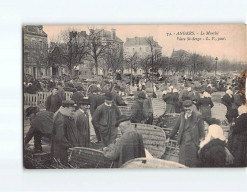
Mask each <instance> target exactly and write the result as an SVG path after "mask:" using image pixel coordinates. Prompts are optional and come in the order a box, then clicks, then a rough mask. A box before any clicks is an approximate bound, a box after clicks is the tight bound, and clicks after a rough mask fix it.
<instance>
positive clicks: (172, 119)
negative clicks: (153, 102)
mask: <svg viewBox="0 0 247 195" xmlns="http://www.w3.org/2000/svg"><path fill="white" fill-rule="evenodd" d="M179 116H180V114H179V113H165V114H163V115H161V116H160V117H159V118H157V119H156V120H154V125H156V126H158V127H163V128H173V127H174V125H175V123H176V121H177V119H178V118H179Z"/></svg>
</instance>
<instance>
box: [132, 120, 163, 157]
mask: <svg viewBox="0 0 247 195" xmlns="http://www.w3.org/2000/svg"><path fill="white" fill-rule="evenodd" d="M132 126H133V127H134V128H135V130H136V131H137V132H138V133H140V134H141V135H142V137H143V142H144V146H145V148H146V149H147V150H148V151H149V152H150V153H151V155H152V156H154V157H156V158H161V156H162V155H163V154H164V152H165V151H166V146H165V141H166V134H165V132H164V131H163V129H162V128H160V127H157V126H154V125H147V124H139V123H133V124H132Z"/></svg>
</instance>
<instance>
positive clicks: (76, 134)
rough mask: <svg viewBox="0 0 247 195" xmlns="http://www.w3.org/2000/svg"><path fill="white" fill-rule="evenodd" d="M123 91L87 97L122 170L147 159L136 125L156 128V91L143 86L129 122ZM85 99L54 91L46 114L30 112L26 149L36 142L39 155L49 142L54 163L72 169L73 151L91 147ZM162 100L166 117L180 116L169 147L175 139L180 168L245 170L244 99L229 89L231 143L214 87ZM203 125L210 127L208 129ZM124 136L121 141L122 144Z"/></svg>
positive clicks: (98, 130)
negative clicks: (215, 113) (216, 109)
mask: <svg viewBox="0 0 247 195" xmlns="http://www.w3.org/2000/svg"><path fill="white" fill-rule="evenodd" d="M118 92H119V88H118V87H113V88H112V89H110V90H107V91H104V93H102V92H101V91H100V90H99V88H97V87H96V88H94V89H93V90H92V93H91V94H90V95H89V97H88V98H89V104H90V115H91V116H92V125H93V128H94V131H95V134H96V138H97V142H98V143H100V142H101V143H102V144H103V145H104V149H103V152H104V155H105V156H106V157H107V158H109V159H112V160H114V162H115V167H120V166H121V165H122V164H123V163H124V162H126V161H127V160H129V159H130V158H136V157H145V148H144V145H143V140H142V136H141V135H139V134H138V133H137V132H135V131H134V130H133V128H132V126H131V123H143V124H151V125H152V124H153V106H152V100H151V98H152V97H153V93H154V91H153V90H151V91H149V90H148V89H146V88H145V90H144V88H143V86H142V89H141V90H140V91H139V92H138V93H137V97H136V99H135V100H134V103H133V105H132V106H131V115H130V117H127V116H123V115H121V112H120V110H119V108H118V106H125V105H126V104H125V102H124V101H123V99H122V98H121V96H120V95H119V93H118ZM83 98H84V95H83V92H82V89H79V88H78V89H77V92H74V94H73V95H72V98H71V100H69V101H66V100H65V92H64V90H63V88H62V85H61V84H59V85H58V87H54V88H53V89H52V94H51V95H50V96H49V97H48V98H47V100H46V104H45V105H46V111H43V112H39V111H38V108H37V107H32V108H30V109H29V110H27V116H29V117H30V118H31V127H30V130H29V132H28V134H27V135H26V137H25V144H27V143H28V142H29V141H30V140H31V139H32V137H34V142H35V150H36V151H42V147H41V139H42V137H48V138H49V139H50V140H51V151H52V156H53V158H54V159H56V161H59V162H60V163H62V164H64V165H67V164H68V157H67V150H68V148H70V147H89V143H90V129H89V114H88V113H87V111H86V109H85V107H84V102H83ZM162 99H163V100H164V101H165V102H166V111H165V113H179V114H180V116H179V118H178V120H177V121H176V124H175V125H174V127H173V129H172V131H171V132H170V134H169V135H168V140H167V142H169V139H170V138H174V137H176V138H177V143H178V145H179V149H180V151H179V162H180V163H181V164H184V165H186V166H188V167H198V166H199V167H227V166H230V165H232V164H233V163H232V161H233V158H234V159H235V161H234V162H235V164H234V165H236V166H246V163H247V160H246V159H247V156H246V153H247V151H246V148H247V147H246V136H247V135H246V128H247V127H246V125H245V121H246V119H247V118H246V117H247V116H246V114H247V109H246V106H243V104H244V102H243V101H242V99H241V97H240V96H239V94H233V93H232V91H231V90H230V89H228V90H227V91H226V94H225V95H224V96H223V98H222V103H223V104H224V105H225V106H226V107H227V114H226V118H227V120H228V122H229V123H230V124H231V125H232V126H231V131H230V132H231V133H230V136H229V137H228V140H229V141H228V143H227V142H226V141H227V138H226V137H225V136H224V134H223V130H222V128H221V127H220V126H219V125H220V124H219V122H218V121H217V120H213V119H212V116H211V108H212V107H213V106H214V104H213V102H212V99H211V86H210V85H208V86H207V87H206V89H205V90H204V91H200V92H199V91H196V90H194V89H193V88H192V87H191V86H185V87H184V88H183V89H182V90H181V91H178V90H177V89H176V88H175V87H173V86H170V87H169V88H168V89H167V90H165V91H163V96H162ZM204 121H206V122H207V123H208V125H209V127H208V129H207V130H205V127H204ZM233 122H235V124H234V123H233ZM119 131H120V132H121V133H122V136H121V137H120V139H117V137H118V134H119ZM239 140H240V141H239ZM133 154H136V155H133ZM130 156H132V157H130Z"/></svg>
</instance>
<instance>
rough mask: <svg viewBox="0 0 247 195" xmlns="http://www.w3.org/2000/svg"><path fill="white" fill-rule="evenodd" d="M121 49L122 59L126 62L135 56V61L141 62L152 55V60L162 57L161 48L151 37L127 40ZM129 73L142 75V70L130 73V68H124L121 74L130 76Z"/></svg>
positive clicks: (139, 68)
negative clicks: (122, 52)
mask: <svg viewBox="0 0 247 195" xmlns="http://www.w3.org/2000/svg"><path fill="white" fill-rule="evenodd" d="M123 48H124V58H125V59H126V60H128V59H130V58H133V56H135V58H137V60H139V61H141V60H143V59H145V58H147V57H150V56H152V55H153V56H154V58H157V56H159V57H161V55H162V47H161V46H160V45H159V44H158V42H156V41H155V40H154V39H153V37H152V36H150V37H134V38H127V39H126V42H125V43H124V45H123ZM131 72H132V74H133V75H143V74H144V70H143V68H141V67H138V68H136V71H133V70H132V71H131V68H125V69H124V72H123V73H125V74H130V73H131Z"/></svg>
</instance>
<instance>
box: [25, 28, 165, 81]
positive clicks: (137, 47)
mask: <svg viewBox="0 0 247 195" xmlns="http://www.w3.org/2000/svg"><path fill="white" fill-rule="evenodd" d="M95 34H97V36H95V37H94V35H95ZM69 37H70V43H71V44H72V43H75V42H76V43H78V44H77V45H76V44H75V45H76V46H77V47H76V48H73V47H69V48H68V45H67V44H65V43H59V44H57V43H54V42H51V43H50V45H49V47H48V40H47V34H46V33H45V32H44V30H43V26H41V25H39V26H34V25H32V26H31V25H28V26H24V27H23V64H24V74H29V75H32V76H33V77H34V78H36V79H39V78H44V77H52V76H55V75H56V76H62V75H63V74H69V72H70V71H69V69H68V65H67V64H66V63H65V61H63V60H61V59H65V60H67V61H69V60H70V61H69V62H70V63H77V66H75V67H73V71H75V72H77V73H80V74H81V75H85V76H88V77H91V76H92V74H94V73H95V71H96V70H95V68H94V64H95V60H94V58H93V56H94V55H93V51H91V53H89V55H88V54H86V55H84V56H83V58H82V59H77V58H78V55H77V56H73V55H74V53H78V51H79V52H83V51H84V50H83V49H86V47H87V46H88V44H94V45H95V47H96V48H97V44H98V43H100V44H101V47H104V46H107V47H106V48H107V49H105V50H104V55H106V56H107V55H109V56H110V55H111V54H112V52H114V51H123V52H122V53H120V54H119V55H122V57H123V58H124V59H128V58H131V57H133V56H136V57H140V58H145V57H147V56H149V55H150V53H153V54H157V53H159V54H160V55H161V50H162V47H161V46H160V45H159V44H158V43H157V42H156V41H154V39H153V37H134V38H127V39H126V41H125V42H123V41H122V40H121V39H120V38H119V37H118V36H117V33H116V30H115V29H112V30H111V31H107V30H104V29H96V30H92V29H91V30H90V32H89V34H88V35H87V33H86V31H81V32H70V33H69ZM88 37H90V39H88ZM88 40H90V41H93V43H92V42H90V41H88ZM83 44H84V45H83ZM78 45H80V47H81V48H79V49H80V50H79V49H78ZM102 45H103V46H102ZM83 46H84V47H85V48H84V47H83ZM73 49H76V51H73ZM98 49H101V48H98ZM73 60H77V62H74V61H73ZM97 63H98V64H99V69H98V74H99V75H103V74H105V72H104V63H105V66H107V65H108V64H107V61H103V60H102V59H99V60H97ZM109 63H111V62H109ZM115 63H116V62H115ZM123 73H131V70H130V67H129V68H124V69H123ZM132 73H133V74H141V75H142V73H143V70H142V68H139V69H137V70H136V72H132Z"/></svg>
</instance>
